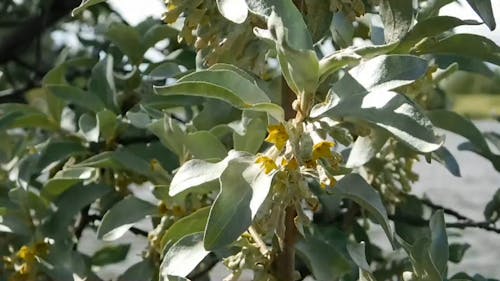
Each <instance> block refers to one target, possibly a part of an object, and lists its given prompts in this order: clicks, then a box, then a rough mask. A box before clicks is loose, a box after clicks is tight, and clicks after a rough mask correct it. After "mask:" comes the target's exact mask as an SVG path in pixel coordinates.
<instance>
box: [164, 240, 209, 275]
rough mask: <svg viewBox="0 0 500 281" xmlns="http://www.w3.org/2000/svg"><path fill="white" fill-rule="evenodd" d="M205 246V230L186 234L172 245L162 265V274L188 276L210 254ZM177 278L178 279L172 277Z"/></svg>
mask: <svg viewBox="0 0 500 281" xmlns="http://www.w3.org/2000/svg"><path fill="white" fill-rule="evenodd" d="M209 253H210V252H208V251H206V250H205V248H204V247H203V232H196V233H193V234H189V235H186V236H184V237H183V238H182V239H180V240H179V241H177V242H176V243H175V244H174V245H172V247H170V248H169V249H168V251H167V253H166V254H165V256H164V257H163V262H162V263H161V265H160V276H161V277H163V278H164V279H163V280H171V279H169V276H173V277H186V276H187V275H188V274H189V273H191V271H193V270H194V269H195V268H196V266H197V265H198V264H199V263H200V262H201V261H202V260H203V259H204V258H205V257H206V256H207V255H208V254H209ZM172 280H177V279H172Z"/></svg>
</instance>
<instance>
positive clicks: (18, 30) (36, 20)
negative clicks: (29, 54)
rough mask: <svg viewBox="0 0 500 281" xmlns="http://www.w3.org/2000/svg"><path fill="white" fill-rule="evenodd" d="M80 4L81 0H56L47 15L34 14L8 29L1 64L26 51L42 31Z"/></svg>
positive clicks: (0, 48) (0, 49)
mask: <svg viewBox="0 0 500 281" xmlns="http://www.w3.org/2000/svg"><path fill="white" fill-rule="evenodd" d="M79 4H80V0H54V1H53V3H52V5H51V6H50V8H49V9H47V15H44V14H41V15H37V16H33V17H31V18H28V19H26V20H25V21H24V22H23V23H21V24H19V25H17V26H15V27H13V28H11V30H10V31H7V32H6V33H5V34H4V35H3V36H2V40H1V41H0V64H4V63H6V62H8V61H10V60H12V59H13V58H15V57H17V56H18V55H19V54H20V53H22V52H24V51H25V50H26V48H27V47H29V46H30V45H31V43H32V42H33V41H34V40H35V39H36V38H37V37H38V36H39V35H40V34H41V33H44V32H45V31H46V29H47V28H48V27H50V26H52V25H53V24H55V23H56V22H58V21H59V20H61V19H62V18H64V17H65V16H67V15H69V13H70V12H71V10H72V9H73V8H74V7H76V6H78V5H79Z"/></svg>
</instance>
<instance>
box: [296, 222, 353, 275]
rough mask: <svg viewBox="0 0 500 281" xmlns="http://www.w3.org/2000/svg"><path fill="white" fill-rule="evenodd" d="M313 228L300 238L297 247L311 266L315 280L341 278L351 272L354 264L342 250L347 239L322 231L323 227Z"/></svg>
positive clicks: (302, 257)
mask: <svg viewBox="0 0 500 281" xmlns="http://www.w3.org/2000/svg"><path fill="white" fill-rule="evenodd" d="M312 229H313V231H312V232H311V233H307V232H306V235H305V237H304V239H300V240H299V241H298V242H297V244H296V246H295V247H296V249H297V251H298V254H299V255H300V256H301V260H303V261H304V262H305V263H306V264H307V266H308V267H309V268H310V270H311V272H312V274H313V275H314V278H315V280H318V281H330V280H339V278H340V277H342V276H343V275H345V274H347V273H349V272H351V270H352V266H351V264H350V262H349V260H348V258H347V257H346V256H345V254H344V253H343V252H342V250H341V248H343V247H345V246H344V245H345V243H346V241H345V240H344V239H342V238H341V239H339V238H338V237H334V236H332V235H326V234H324V233H321V230H322V229H319V228H318V227H314V228H312ZM328 234H330V233H328ZM336 235H337V234H336ZM334 239H335V240H334ZM337 239H338V241H337Z"/></svg>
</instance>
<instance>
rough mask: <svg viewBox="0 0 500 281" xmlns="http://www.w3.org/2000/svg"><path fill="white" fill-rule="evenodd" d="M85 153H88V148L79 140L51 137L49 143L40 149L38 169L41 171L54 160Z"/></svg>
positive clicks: (57, 160) (62, 159)
mask: <svg viewBox="0 0 500 281" xmlns="http://www.w3.org/2000/svg"><path fill="white" fill-rule="evenodd" d="M85 153H87V149H85V148H84V147H83V146H82V145H81V144H80V143H78V142H73V141H53V140H52V139H50V140H49V142H48V143H47V145H46V146H45V147H43V149H42V150H41V151H40V158H39V159H38V163H37V166H38V169H37V170H39V171H41V170H43V169H44V168H46V167H47V166H49V165H50V164H52V163H54V162H59V161H64V160H66V159H67V158H68V157H69V156H72V155H81V154H85Z"/></svg>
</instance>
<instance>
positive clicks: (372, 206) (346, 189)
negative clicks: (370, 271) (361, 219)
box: [332, 174, 394, 245]
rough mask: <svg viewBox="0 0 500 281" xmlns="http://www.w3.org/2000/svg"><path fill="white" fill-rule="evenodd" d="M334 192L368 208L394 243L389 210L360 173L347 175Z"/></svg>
mask: <svg viewBox="0 0 500 281" xmlns="http://www.w3.org/2000/svg"><path fill="white" fill-rule="evenodd" d="M332 192H333V195H336V194H337V195H338V196H340V197H342V198H347V199H350V200H353V201H354V202H356V203H357V204H359V205H360V206H361V207H362V208H364V209H366V210H368V211H369V212H370V213H371V214H372V215H373V217H374V218H375V219H376V220H377V222H378V223H379V224H380V225H381V226H382V228H383V229H384V231H385V234H386V235H387V238H388V239H389V241H390V242H391V243H393V237H392V231H391V228H390V225H389V219H388V217H387V211H386V209H385V207H384V204H383V203H382V200H381V198H380V195H379V194H378V193H377V192H376V191H375V189H373V187H371V186H370V185H369V184H368V183H367V182H366V181H365V180H364V179H363V178H362V177H361V176H360V175H358V174H348V175H346V176H345V177H343V178H342V179H341V180H340V181H339V182H338V183H337V185H336V186H335V188H334V189H333V190H332ZM393 245H394V244H393Z"/></svg>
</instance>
